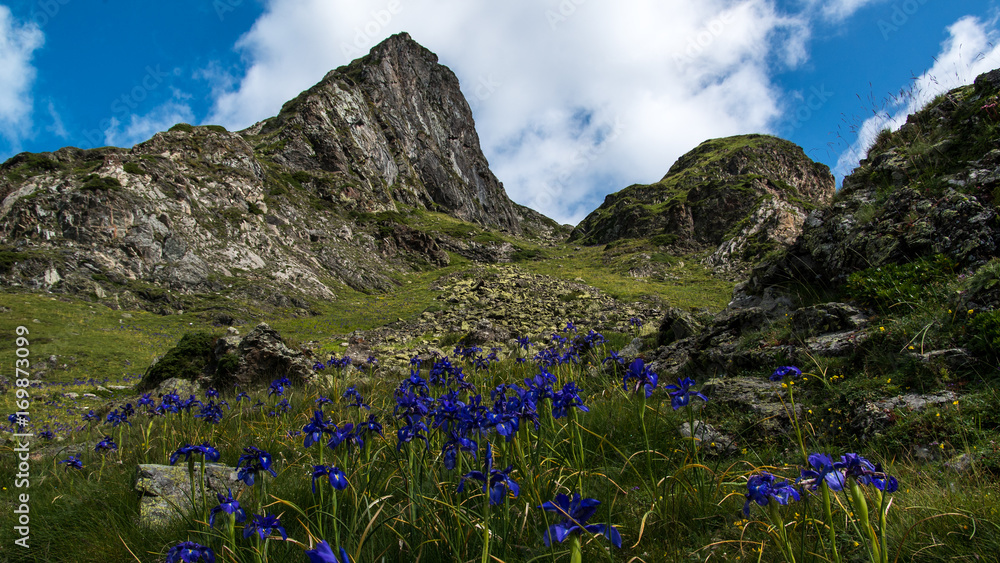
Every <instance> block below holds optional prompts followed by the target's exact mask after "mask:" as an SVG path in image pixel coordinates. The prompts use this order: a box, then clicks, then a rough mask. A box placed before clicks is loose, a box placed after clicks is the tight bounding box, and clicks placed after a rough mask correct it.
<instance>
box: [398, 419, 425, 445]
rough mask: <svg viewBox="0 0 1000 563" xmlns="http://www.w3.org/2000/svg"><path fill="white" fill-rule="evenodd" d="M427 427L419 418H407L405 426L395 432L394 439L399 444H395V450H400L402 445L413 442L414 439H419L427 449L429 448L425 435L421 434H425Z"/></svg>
mask: <svg viewBox="0 0 1000 563" xmlns="http://www.w3.org/2000/svg"><path fill="white" fill-rule="evenodd" d="M427 431H428V430H427V425H426V424H424V421H422V420H420V419H419V418H414V417H407V424H406V426H403V427H402V428H400V429H399V430H397V431H396V438H397V440H398V441H399V443H397V444H396V450H397V451H399V450H400V449H402V447H403V444H408V443H410V442H412V441H413V439H414V438H420V439H421V440H423V441H424V444H425V445H426V447H427V448H430V447H431V445H430V442H428V441H427V436H426V434H422V433H421V432H427Z"/></svg>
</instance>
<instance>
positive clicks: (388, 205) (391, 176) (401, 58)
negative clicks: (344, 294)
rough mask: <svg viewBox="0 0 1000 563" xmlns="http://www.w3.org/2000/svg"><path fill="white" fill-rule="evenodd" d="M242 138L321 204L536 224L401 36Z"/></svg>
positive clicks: (447, 74)
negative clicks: (297, 176)
mask: <svg viewBox="0 0 1000 563" xmlns="http://www.w3.org/2000/svg"><path fill="white" fill-rule="evenodd" d="M243 133H244V135H246V137H247V138H248V139H249V140H250V141H251V142H252V143H253V144H254V145H255V146H256V147H257V148H258V151H259V152H261V153H263V156H265V157H266V158H268V159H270V160H272V161H273V162H275V163H276V164H278V165H280V166H283V167H286V168H289V169H291V170H293V171H305V172H309V173H311V174H314V175H316V176H318V177H319V178H321V179H322V180H323V182H324V183H325V184H327V185H328V190H327V191H328V192H329V193H327V194H326V195H327V197H331V198H335V199H344V197H343V196H345V195H346V199H349V200H353V201H355V202H357V205H358V206H360V207H365V208H367V209H366V210H369V211H386V210H390V211H391V210H395V209H396V204H397V203H402V204H405V205H411V206H419V207H423V208H426V209H431V210H440V211H444V212H446V213H449V214H451V215H454V216H455V217H458V218H459V219H462V220H465V221H469V222H472V223H478V224H480V225H483V226H487V227H491V228H497V229H501V230H504V231H508V232H512V233H520V232H522V230H523V228H524V227H525V225H523V223H525V222H527V223H529V225H528V226H529V228H530V227H532V226H537V224H539V223H540V219H541V217H540V216H539V215H538V214H536V213H532V212H530V211H527V210H525V209H523V208H520V207H518V206H517V205H516V204H514V203H513V202H511V201H510V200H509V199H508V198H507V194H506V192H505V191H504V189H503V185H502V184H501V183H500V182H499V181H498V180H497V178H496V177H495V176H494V175H493V173H492V172H491V171H490V169H489V163H488V162H487V160H486V157H485V156H484V155H483V153H482V150H481V148H480V144H479V136H478V134H477V133H476V129H475V121H474V119H473V116H472V110H471V109H470V108H469V104H468V102H466V100H465V98H464V96H463V95H462V92H461V89H460V87H459V82H458V78H456V76H455V74H454V73H453V72H452V71H451V70H450V69H448V68H447V67H445V66H442V65H440V64H438V62H437V56H436V55H435V54H434V53H432V52H430V51H428V50H427V49H425V48H424V47H422V46H421V45H420V44H418V43H417V42H416V41H414V40H413V39H412V38H411V37H410V36H409V35H408V34H405V33H401V34H398V35H394V36H392V37H390V38H388V39H386V40H385V41H383V42H382V43H379V44H378V45H376V46H375V47H373V48H372V49H371V51H370V52H369V54H368V55H366V56H364V57H362V58H360V59H357V60H355V61H353V62H352V63H351V64H349V65H346V66H343V67H340V68H338V69H336V70H334V71H331V72H330V73H329V74H327V75H326V77H324V78H323V80H322V81H320V82H319V83H318V84H317V85H316V86H314V87H312V88H310V89H309V90H306V91H305V92H303V93H302V94H300V95H299V96H298V97H296V98H295V99H294V100H292V101H290V102H288V103H286V104H285V106H284V107H283V108H282V110H281V112H280V113H279V114H278V116H276V117H275V118H272V119H269V120H267V121H264V122H262V123H259V124H257V125H255V126H254V127H251V128H250V129H248V130H246V131H244V132H243ZM355 193H359V194H360V195H361V196H363V197H356V196H355V195H354V194H355Z"/></svg>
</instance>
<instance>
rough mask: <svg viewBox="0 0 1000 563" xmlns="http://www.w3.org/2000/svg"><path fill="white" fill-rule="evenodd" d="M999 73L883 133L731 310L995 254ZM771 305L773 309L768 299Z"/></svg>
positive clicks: (999, 195)
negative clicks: (885, 271)
mask: <svg viewBox="0 0 1000 563" xmlns="http://www.w3.org/2000/svg"><path fill="white" fill-rule="evenodd" d="M998 142H1000V70H994V71H992V72H990V73H987V74H983V75H981V76H979V77H978V78H977V79H976V81H975V83H974V84H972V85H969V86H963V87H961V88H957V89H955V90H952V91H950V92H947V93H945V94H942V95H940V96H938V97H937V98H936V99H935V100H933V101H932V102H931V103H930V104H928V105H927V106H926V107H925V108H923V109H922V110H920V111H919V112H917V113H915V114H913V115H910V116H909V117H908V118H907V122H906V124H905V125H903V126H902V127H901V128H900V129H899V130H897V131H890V130H885V131H883V132H882V133H881V134H880V135H879V137H878V138H877V140H876V141H875V143H874V145H873V146H872V147H871V148H870V149H869V151H868V155H867V158H866V159H864V160H862V161H861V163H860V165H859V166H858V168H857V169H855V170H854V172H852V173H851V175H850V176H848V177H847V178H845V179H844V185H843V188H842V189H841V190H840V192H839V193H838V194H837V197H836V198H835V199H834V202H833V204H832V205H830V206H829V207H827V208H824V209H820V210H817V211H816V212H815V213H814V214H813V215H811V216H810V217H809V219H808V220H807V221H806V224H805V227H804V229H803V232H802V236H801V237H800V238H799V239H798V240H797V241H796V243H795V244H794V245H793V246H792V247H790V248H789V249H788V252H787V253H784V254H782V255H780V256H778V257H776V259H775V260H772V261H769V262H767V263H764V264H762V265H761V266H760V267H759V268H758V269H757V270H756V271H755V272H754V273H753V275H752V276H751V277H750V279H749V281H747V282H746V283H745V284H744V285H742V286H741V287H739V288H737V291H736V294H735V296H734V297H735V302H736V303H737V304H745V305H753V304H757V303H759V302H760V301H761V299H763V298H764V296H765V293H768V294H771V295H777V294H781V293H785V292H786V291H787V290H788V289H789V288H792V287H803V286H811V287H813V290H812V291H813V292H822V291H825V290H828V289H833V288H836V287H839V286H840V285H841V284H843V282H845V281H846V280H847V278H848V276H850V275H851V274H852V273H854V272H858V271H861V270H867V269H877V268H879V267H881V266H885V265H889V264H906V263H910V262H913V261H915V260H918V259H921V258H929V257H932V256H935V255H943V256H947V257H949V258H950V259H951V260H953V261H954V264H955V265H956V266H957V268H958V269H961V270H970V269H975V268H977V267H978V266H980V265H982V264H984V263H985V262H987V261H988V260H990V259H991V258H994V257H996V256H997V255H998V251H1000V221H998V217H997V210H998V204H1000V148H997V147H998V146H1000V145H998ZM767 301H768V302H771V301H772V300H771V299H767Z"/></svg>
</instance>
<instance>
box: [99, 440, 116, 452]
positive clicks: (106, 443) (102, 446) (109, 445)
mask: <svg viewBox="0 0 1000 563" xmlns="http://www.w3.org/2000/svg"><path fill="white" fill-rule="evenodd" d="M117 449H118V444H116V443H114V441H113V440H112V439H111V436H105V437H104V439H103V440H101V441H100V442H98V443H97V446H96V447H95V448H94V451H95V452H99V451H101V450H107V451H112V450H117Z"/></svg>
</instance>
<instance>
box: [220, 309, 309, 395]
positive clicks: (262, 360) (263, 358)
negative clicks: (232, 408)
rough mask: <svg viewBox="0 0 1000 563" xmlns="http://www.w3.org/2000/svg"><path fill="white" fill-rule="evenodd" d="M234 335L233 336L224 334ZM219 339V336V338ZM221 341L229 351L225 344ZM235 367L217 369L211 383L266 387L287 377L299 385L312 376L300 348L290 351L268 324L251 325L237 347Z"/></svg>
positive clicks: (247, 387)
mask: <svg viewBox="0 0 1000 563" xmlns="http://www.w3.org/2000/svg"><path fill="white" fill-rule="evenodd" d="M226 338H227V339H229V338H235V337H226ZM220 340H222V339H220ZM230 342H231V340H227V343H226V344H224V345H223V346H225V348H224V349H225V350H227V353H228V350H229V348H228V345H229V343H230ZM235 353H236V354H237V356H238V358H239V363H238V367H237V368H236V369H235V371H233V372H226V373H221V372H219V371H217V372H216V374H215V377H213V379H212V384H213V386H214V387H215V388H216V389H223V388H232V386H233V385H239V386H240V388H241V389H251V388H254V387H266V386H267V385H270V384H271V382H272V381H274V380H275V379H279V378H282V377H287V378H288V379H289V380H291V382H292V383H293V384H301V383H304V382H305V381H306V380H308V379H309V378H310V377H312V375H313V369H312V366H313V364H312V362H311V361H310V360H309V358H307V357H306V356H305V354H303V353H302V352H301V351H299V350H292V349H291V348H289V347H288V346H287V345H286V344H285V343H284V341H282V339H281V335H280V334H278V331H276V330H274V329H273V328H271V327H270V326H268V325H267V323H261V324H259V325H257V326H256V327H254V329H253V330H251V331H250V332H249V333H248V334H247V335H246V336H245V337H243V338H242V339H241V340H240V343H239V344H238V345H237V346H236V349H235Z"/></svg>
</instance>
